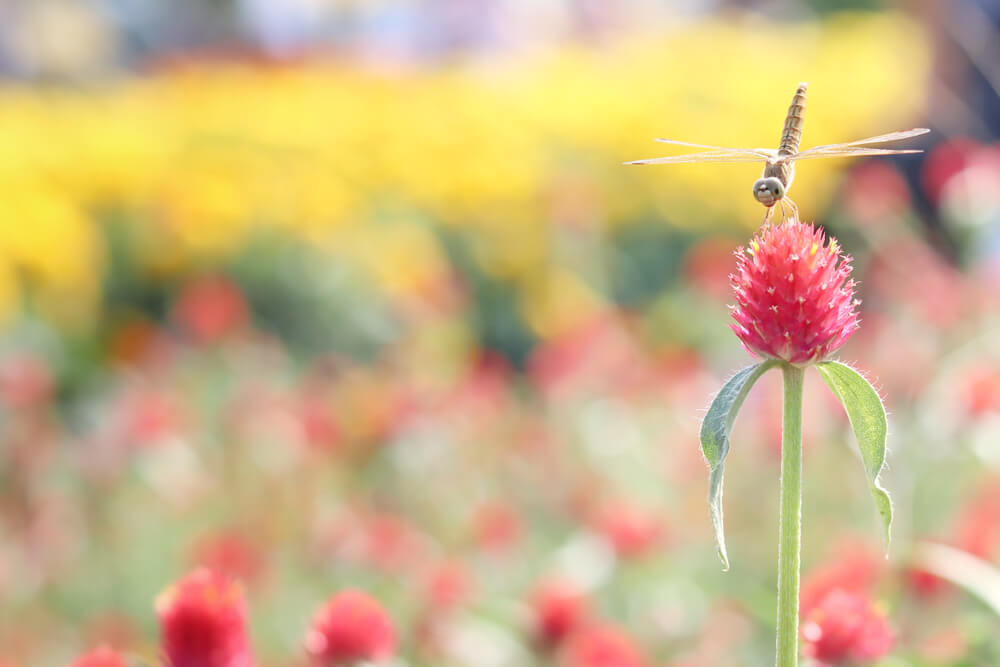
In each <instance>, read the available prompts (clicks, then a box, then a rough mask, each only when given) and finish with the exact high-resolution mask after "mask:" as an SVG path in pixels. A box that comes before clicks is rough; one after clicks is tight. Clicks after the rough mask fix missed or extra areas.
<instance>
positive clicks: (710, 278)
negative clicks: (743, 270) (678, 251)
mask: <svg viewBox="0 0 1000 667" xmlns="http://www.w3.org/2000/svg"><path fill="white" fill-rule="evenodd" d="M732 261H733V246H732V243H730V241H729V239H725V238H719V237H708V238H705V239H704V240H702V241H699V242H698V244H697V245H695V246H694V247H693V248H691V250H689V251H688V253H687V256H685V258H684V278H685V279H686V280H687V282H688V283H690V284H692V285H694V286H695V287H697V288H698V289H700V290H701V291H702V292H704V293H706V294H708V295H710V296H713V297H718V298H719V299H725V298H726V297H728V296H729V280H728V279H727V278H726V275H727V274H728V273H729V267H730V266H732Z"/></svg>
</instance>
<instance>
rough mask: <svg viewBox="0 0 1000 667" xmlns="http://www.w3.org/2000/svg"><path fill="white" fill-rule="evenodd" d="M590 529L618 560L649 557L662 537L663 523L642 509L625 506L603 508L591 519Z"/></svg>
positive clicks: (663, 532) (623, 504)
mask: <svg viewBox="0 0 1000 667" xmlns="http://www.w3.org/2000/svg"><path fill="white" fill-rule="evenodd" d="M594 528H595V529H596V530H597V532H598V533H600V535H601V536H602V537H603V538H604V539H605V540H607V541H608V543H609V544H610V545H611V546H612V547H613V548H614V550H615V553H616V554H618V556H619V557H620V558H636V557H638V556H642V555H643V554H646V553H649V552H650V551H652V550H653V549H654V548H655V547H656V546H657V545H659V544H660V543H661V542H662V540H663V537H664V535H665V532H666V531H665V526H664V523H663V520H662V519H661V518H660V517H658V516H657V515H656V514H654V513H652V512H650V511H647V510H645V509H643V508H640V507H636V506H634V505H629V504H626V503H622V502H619V503H615V504H613V505H609V506H607V507H604V508H603V509H602V510H601V511H600V512H599V513H598V514H597V516H596V518H595V519H594Z"/></svg>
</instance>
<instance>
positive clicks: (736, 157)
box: [625, 151, 770, 164]
mask: <svg viewBox="0 0 1000 667" xmlns="http://www.w3.org/2000/svg"><path fill="white" fill-rule="evenodd" d="M769 159H770V156H769V155H759V154H757V153H751V152H745V151H706V152H704V153H691V154H690V155H672V156H670V157H655V158H649V159H646V160H632V161H631V162H626V163H625V164H678V163H682V162H766V161H767V160H769Z"/></svg>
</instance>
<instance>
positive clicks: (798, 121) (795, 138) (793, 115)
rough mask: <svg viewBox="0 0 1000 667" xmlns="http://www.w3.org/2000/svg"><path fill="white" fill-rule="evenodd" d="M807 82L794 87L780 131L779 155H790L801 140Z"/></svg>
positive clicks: (794, 151) (795, 151) (797, 148)
mask: <svg viewBox="0 0 1000 667" xmlns="http://www.w3.org/2000/svg"><path fill="white" fill-rule="evenodd" d="M808 87H809V84H808V83H800V84H799V87H798V88H796V89H795V96H794V97H793V98H792V103H791V105H790V106H789V107H788V115H786V116H785V129H784V130H782V132H781V144H780V145H779V146H778V154H779V155H792V154H794V153H798V152H799V142H800V141H801V140H802V117H803V115H804V114H805V111H806V88H808Z"/></svg>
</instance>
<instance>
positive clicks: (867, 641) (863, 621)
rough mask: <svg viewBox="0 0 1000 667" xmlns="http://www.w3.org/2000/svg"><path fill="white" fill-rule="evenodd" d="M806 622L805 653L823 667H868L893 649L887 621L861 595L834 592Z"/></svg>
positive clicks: (806, 618) (804, 631)
mask: <svg viewBox="0 0 1000 667" xmlns="http://www.w3.org/2000/svg"><path fill="white" fill-rule="evenodd" d="M803 620H804V622H803V625H802V638H803V639H805V653H806V655H808V656H809V657H811V658H814V659H815V660H817V661H818V662H819V664H820V665H821V666H824V667H825V666H826V665H840V664H844V663H849V664H852V665H857V664H867V663H870V662H874V661H876V660H878V659H879V658H881V657H882V656H884V655H886V654H887V653H888V652H889V650H890V649H891V648H892V642H893V636H892V630H891V629H890V628H889V621H888V619H887V618H886V616H885V614H884V613H883V612H881V611H880V610H879V609H878V608H876V607H875V605H874V604H873V603H872V601H871V600H869V599H868V598H867V597H866V596H865V595H864V594H861V593H849V592H847V591H844V590H841V589H836V590H834V591H831V592H830V593H829V594H828V595H827V596H826V597H825V598H823V600H822V601H821V602H820V603H819V604H818V605H817V606H816V607H815V608H813V609H812V610H811V611H810V612H809V614H808V615H807V616H806V617H805V619H803Z"/></svg>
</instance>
